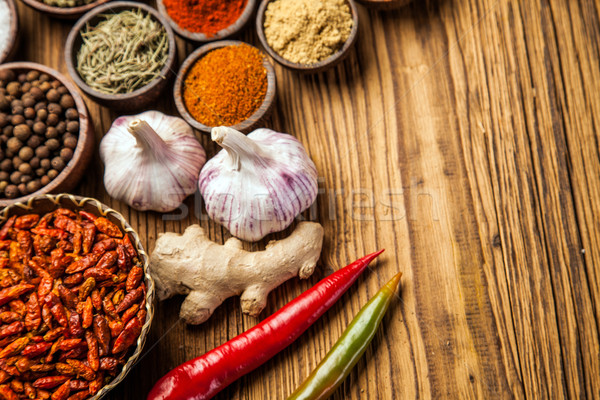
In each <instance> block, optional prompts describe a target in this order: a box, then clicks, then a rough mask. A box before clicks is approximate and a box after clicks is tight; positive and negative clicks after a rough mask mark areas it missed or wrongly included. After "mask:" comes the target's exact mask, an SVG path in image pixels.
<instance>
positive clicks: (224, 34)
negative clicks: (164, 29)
mask: <svg viewBox="0 0 600 400" xmlns="http://www.w3.org/2000/svg"><path fill="white" fill-rule="evenodd" d="M156 6H157V8H158V11H159V12H160V13H161V14H162V15H163V16H164V17H165V18H166V19H167V21H169V24H170V25H171V27H172V28H173V30H174V31H175V32H177V34H178V35H179V36H181V37H183V38H185V39H187V40H191V41H193V42H198V43H208V42H215V41H218V40H223V39H226V38H229V37H231V36H233V35H235V34H236V33H238V32H240V31H241V30H242V29H244V27H245V26H246V24H247V23H248V22H249V21H250V18H251V17H252V13H253V12H254V9H255V8H256V0H248V2H247V3H246V7H245V8H244V11H242V13H241V14H240V17H239V18H238V19H237V20H236V21H235V22H234V23H233V24H231V25H229V26H228V27H226V28H223V29H221V30H220V31H218V32H217V33H215V34H214V35H212V36H210V37H209V36H206V34H204V33H200V32H190V31H188V30H187V29H184V28H182V27H180V26H179V24H177V22H175V20H174V19H173V18H171V16H170V15H169V13H168V12H167V8H166V7H165V4H164V3H163V0H156Z"/></svg>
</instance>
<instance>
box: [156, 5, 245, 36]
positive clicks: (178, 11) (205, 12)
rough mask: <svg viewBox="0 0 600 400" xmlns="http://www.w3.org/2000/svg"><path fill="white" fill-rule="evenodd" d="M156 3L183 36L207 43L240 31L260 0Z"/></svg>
mask: <svg viewBox="0 0 600 400" xmlns="http://www.w3.org/2000/svg"><path fill="white" fill-rule="evenodd" d="M156 5H157V8H158V10H159V11H160V13H161V14H163V15H164V16H165V17H166V18H167V20H168V21H169V23H170V24H171V27H172V28H173V30H174V31H175V32H177V34H178V35H179V36H181V37H183V38H185V39H187V40H191V41H193V42H201V43H204V42H212V41H215V40H222V39H226V38H229V37H231V36H234V35H236V34H238V33H239V32H240V31H241V30H242V29H243V28H244V27H245V26H246V25H247V24H248V22H249V21H250V19H251V17H252V15H253V13H254V9H255V8H256V0H228V1H223V0H157V2H156Z"/></svg>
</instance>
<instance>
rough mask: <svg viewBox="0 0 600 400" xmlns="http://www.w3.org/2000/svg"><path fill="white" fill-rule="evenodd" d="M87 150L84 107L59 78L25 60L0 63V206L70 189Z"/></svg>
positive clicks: (89, 135)
mask: <svg viewBox="0 0 600 400" xmlns="http://www.w3.org/2000/svg"><path fill="white" fill-rule="evenodd" d="M93 147H94V131H93V125H92V123H91V121H90V118H89V114H88V111H87V108H86V106H85V103H84V101H83V99H82V98H81V96H80V95H79V94H78V93H77V91H76V89H75V87H74V86H73V84H71V83H70V82H69V81H68V80H67V79H66V78H65V77H64V76H63V75H61V74H60V73H59V72H58V71H55V70H53V69H51V68H48V67H46V66H43V65H40V64H36V63H30V62H17V63H9V64H3V65H0V206H7V205H9V204H11V203H14V202H17V201H21V202H22V201H24V200H26V199H27V198H29V197H31V196H37V195H42V194H47V193H61V192H68V191H70V190H71V189H73V188H74V187H75V186H76V185H77V183H78V182H79V180H80V179H81V177H82V176H83V174H84V172H85V169H86V167H87V165H88V164H89V162H90V160H91V158H92V153H93Z"/></svg>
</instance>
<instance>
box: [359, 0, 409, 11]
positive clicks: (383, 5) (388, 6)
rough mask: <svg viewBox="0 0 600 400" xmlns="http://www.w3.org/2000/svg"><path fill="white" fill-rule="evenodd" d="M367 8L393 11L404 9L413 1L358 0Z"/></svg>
mask: <svg viewBox="0 0 600 400" xmlns="http://www.w3.org/2000/svg"><path fill="white" fill-rule="evenodd" d="M356 1H357V2H359V3H360V4H362V5H364V6H365V7H369V8H374V9H376V10H393V9H396V8H400V7H404V6H405V5H407V4H408V3H410V2H411V1H412V0H356Z"/></svg>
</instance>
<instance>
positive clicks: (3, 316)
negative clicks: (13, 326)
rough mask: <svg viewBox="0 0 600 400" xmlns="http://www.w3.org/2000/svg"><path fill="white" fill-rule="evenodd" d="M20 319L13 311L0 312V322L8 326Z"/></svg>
mask: <svg viewBox="0 0 600 400" xmlns="http://www.w3.org/2000/svg"><path fill="white" fill-rule="evenodd" d="M20 319H21V316H20V315H19V314H18V313H16V312H14V311H3V312H0V321H2V322H3V323H5V324H10V323H11V322H15V321H18V320H20Z"/></svg>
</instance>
